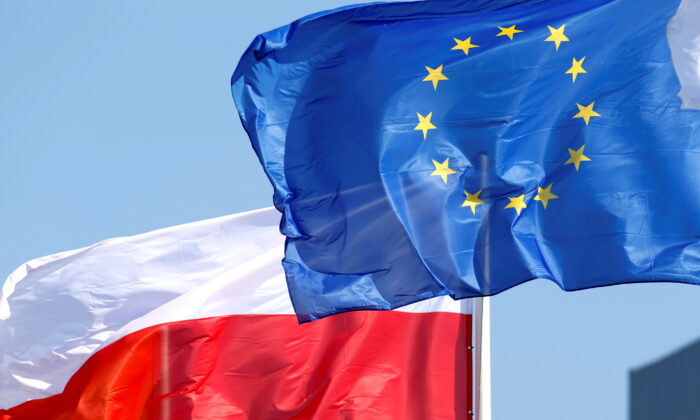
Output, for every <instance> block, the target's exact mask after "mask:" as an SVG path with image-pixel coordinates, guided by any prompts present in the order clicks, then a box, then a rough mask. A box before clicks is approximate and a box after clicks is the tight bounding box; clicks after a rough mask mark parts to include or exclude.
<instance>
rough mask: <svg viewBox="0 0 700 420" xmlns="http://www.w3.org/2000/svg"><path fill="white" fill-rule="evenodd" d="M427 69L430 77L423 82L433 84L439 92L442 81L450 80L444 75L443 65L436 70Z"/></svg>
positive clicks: (426, 67)
mask: <svg viewBox="0 0 700 420" xmlns="http://www.w3.org/2000/svg"><path fill="white" fill-rule="evenodd" d="M425 69H426V70H428V75H427V76H426V77H425V79H423V81H424V82H433V89H435V90H437V87H438V83H440V80H449V79H448V78H447V77H446V76H445V75H444V74H442V64H441V65H440V67H438V68H436V69H431V68H430V67H428V66H425Z"/></svg>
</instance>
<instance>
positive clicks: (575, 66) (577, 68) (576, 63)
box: [566, 57, 588, 83]
mask: <svg viewBox="0 0 700 420" xmlns="http://www.w3.org/2000/svg"><path fill="white" fill-rule="evenodd" d="M585 59H586V57H583V58H582V59H580V60H577V59H575V58H574V59H573V63H572V64H571V68H570V69H569V70H567V71H566V74H570V75H571V77H572V78H573V79H574V83H576V77H578V75H579V73H588V72H587V71H586V69H584V68H583V60H585Z"/></svg>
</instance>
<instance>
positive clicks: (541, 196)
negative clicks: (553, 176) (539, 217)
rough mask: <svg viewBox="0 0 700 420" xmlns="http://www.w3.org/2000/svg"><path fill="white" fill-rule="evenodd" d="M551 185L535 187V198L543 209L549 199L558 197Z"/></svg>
mask: <svg viewBox="0 0 700 420" xmlns="http://www.w3.org/2000/svg"><path fill="white" fill-rule="evenodd" d="M569 150H571V149H569ZM552 185H554V184H549V187H547V188H541V187H537V195H536V196H535V200H537V201H541V202H542V205H543V206H544V209H545V210H547V204H549V200H554V199H555V198H559V197H558V196H556V195H554V194H552Z"/></svg>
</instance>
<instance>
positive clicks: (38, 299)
mask: <svg viewBox="0 0 700 420" xmlns="http://www.w3.org/2000/svg"><path fill="white" fill-rule="evenodd" d="M278 224H279V213H278V212H277V211H276V210H274V209H264V210H259V211H253V212H248V213H242V214H237V215H232V216H227V217H221V218H217V219H211V220H206V221H202V222H197V223H191V224H187V225H182V226H176V227H172V228H167V229H162V230H158V231H154V232H151V233H146V234H142V235H137V236H133V237H128V238H116V239H110V240H106V241H103V242H100V243H98V244H96V245H93V246H90V247H87V248H83V249H79V250H75V251H69V252H64V253H60V254H56V255H51V256H48V257H44V258H39V259H36V260H33V261H30V262H29V263H27V264H25V265H23V266H22V267H20V268H19V269H17V270H16V271H15V272H14V273H12V274H11V275H10V277H9V278H8V279H7V280H6V281H5V283H4V284H3V285H2V289H0V419H2V420H9V419H54V418H60V419H91V420H93V419H120V420H121V419H190V418H194V419H286V418H295V419H330V418H347V419H350V418H352V419H426V418H431V419H432V418H434V419H472V418H474V416H473V415H472V412H473V410H474V407H475V406H478V404H477V403H475V401H476V400H478V398H477V396H476V395H475V394H477V393H478V391H479V387H478V386H475V383H476V381H475V378H476V376H477V375H475V374H474V371H478V370H479V367H480V366H479V360H481V359H480V357H479V354H480V353H479V347H480V346H476V347H477V349H476V351H474V345H473V343H474V342H475V340H473V339H472V336H473V335H474V336H475V337H477V340H476V341H478V337H479V336H480V335H479V334H473V330H474V329H473V328H472V327H473V325H476V326H477V327H479V326H481V325H482V324H481V321H480V320H479V319H477V318H479V317H478V316H475V314H476V313H477V312H479V311H478V308H477V310H475V306H480V305H481V302H482V301H481V300H464V301H460V302H455V301H453V300H452V299H451V298H449V297H442V298H436V299H432V300H428V301H423V302H420V303H417V304H413V305H410V306H406V307H403V308H401V309H399V310H396V311H387V312H382V311H376V312H375V311H364V312H349V313H344V314H340V315H336V316H332V317H329V318H325V319H322V320H319V321H315V322H312V323H308V324H301V325H300V324H298V323H297V319H296V316H295V315H294V311H293V309H292V304H291V302H290V299H289V295H288V293H287V288H286V283H285V278H284V272H283V270H282V267H281V264H280V261H281V259H282V258H283V250H284V239H283V237H282V236H281V235H280V234H279V232H278ZM477 330H478V328H477ZM473 361H476V363H477V364H476V366H475V365H474V364H473ZM473 367H474V368H475V369H473ZM477 414H478V413H477ZM482 419H483V420H486V419H485V418H484V417H483V416H482Z"/></svg>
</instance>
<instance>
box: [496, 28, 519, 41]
mask: <svg viewBox="0 0 700 420" xmlns="http://www.w3.org/2000/svg"><path fill="white" fill-rule="evenodd" d="M498 29H500V30H501V32H500V33H499V34H498V35H496V36H507V37H508V38H510V40H511V41H512V40H513V35H515V34H518V33H520V32H523V31H521V30H520V29H515V25H513V26H510V27H508V28H502V27H500V26H499V27H498Z"/></svg>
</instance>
